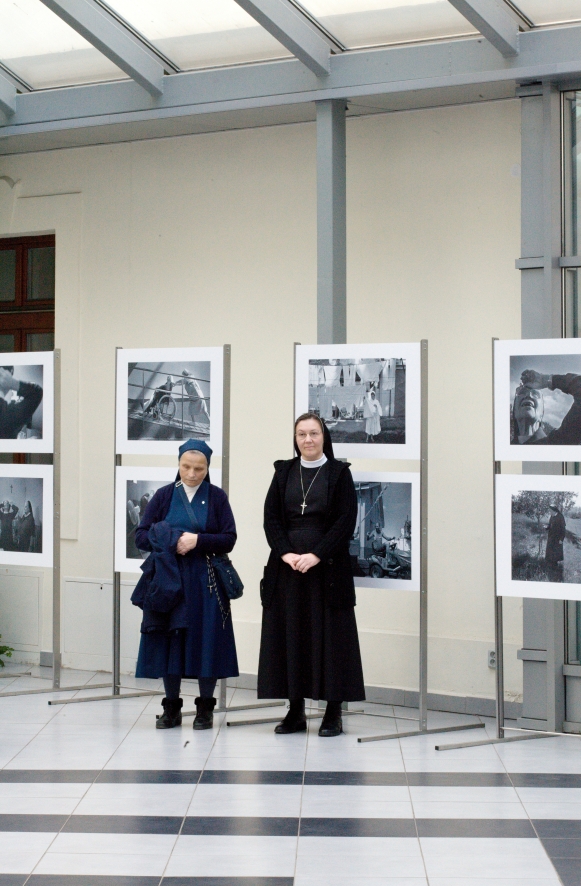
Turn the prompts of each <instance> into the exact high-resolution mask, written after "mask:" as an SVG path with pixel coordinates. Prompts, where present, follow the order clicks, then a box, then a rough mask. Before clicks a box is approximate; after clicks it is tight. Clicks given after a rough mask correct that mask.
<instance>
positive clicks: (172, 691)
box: [163, 674, 217, 701]
mask: <svg viewBox="0 0 581 886" xmlns="http://www.w3.org/2000/svg"><path fill="white" fill-rule="evenodd" d="M216 682H217V681H216V680H214V678H213V677H198V683H199V686H200V698H213V697H214V690H215V689H216ZM181 683H182V678H181V677H177V676H176V675H175V674H170V675H169V676H167V677H164V678H163V688H164V689H165V697H166V698H168V699H169V700H170V701H177V699H178V698H179V697H180V686H181Z"/></svg>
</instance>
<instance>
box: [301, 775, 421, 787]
mask: <svg viewBox="0 0 581 886" xmlns="http://www.w3.org/2000/svg"><path fill="white" fill-rule="evenodd" d="M305 785H379V786H383V785H385V786H391V785H401V786H403V787H407V779H406V774H405V772H305Z"/></svg>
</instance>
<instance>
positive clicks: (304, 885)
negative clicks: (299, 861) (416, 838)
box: [294, 874, 552, 886]
mask: <svg viewBox="0 0 581 886" xmlns="http://www.w3.org/2000/svg"><path fill="white" fill-rule="evenodd" d="M294 886H428V881H427V880H426V879H425V877H366V876H365V875H364V874H363V875H361V876H360V877H357V876H353V877H325V876H324V874H318V875H317V876H315V877H309V876H305V877H303V876H301V875H299V876H298V877H295V880H294ZM521 886H524V884H521ZM547 886H549V884H547ZM550 886H552V884H550Z"/></svg>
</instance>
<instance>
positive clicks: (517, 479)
mask: <svg viewBox="0 0 581 886" xmlns="http://www.w3.org/2000/svg"><path fill="white" fill-rule="evenodd" d="M496 587H497V593H498V595H499V596H501V597H541V598H544V599H553V600H581V477H576V476H562V475H550V474H542V475H538V476H533V475H532V474H499V475H497V476H496Z"/></svg>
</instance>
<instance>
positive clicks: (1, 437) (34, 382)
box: [0, 351, 54, 453]
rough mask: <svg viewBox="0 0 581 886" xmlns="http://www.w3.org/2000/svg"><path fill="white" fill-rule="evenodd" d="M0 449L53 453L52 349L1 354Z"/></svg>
mask: <svg viewBox="0 0 581 886" xmlns="http://www.w3.org/2000/svg"><path fill="white" fill-rule="evenodd" d="M1 358H2V359H1V361H0V362H1V364H2V365H1V366H0V452H27V453H28V452H44V453H46V452H52V451H53V446H54V352H53V351H27V352H21V353H20V352H19V353H7V354H2V355H1Z"/></svg>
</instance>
